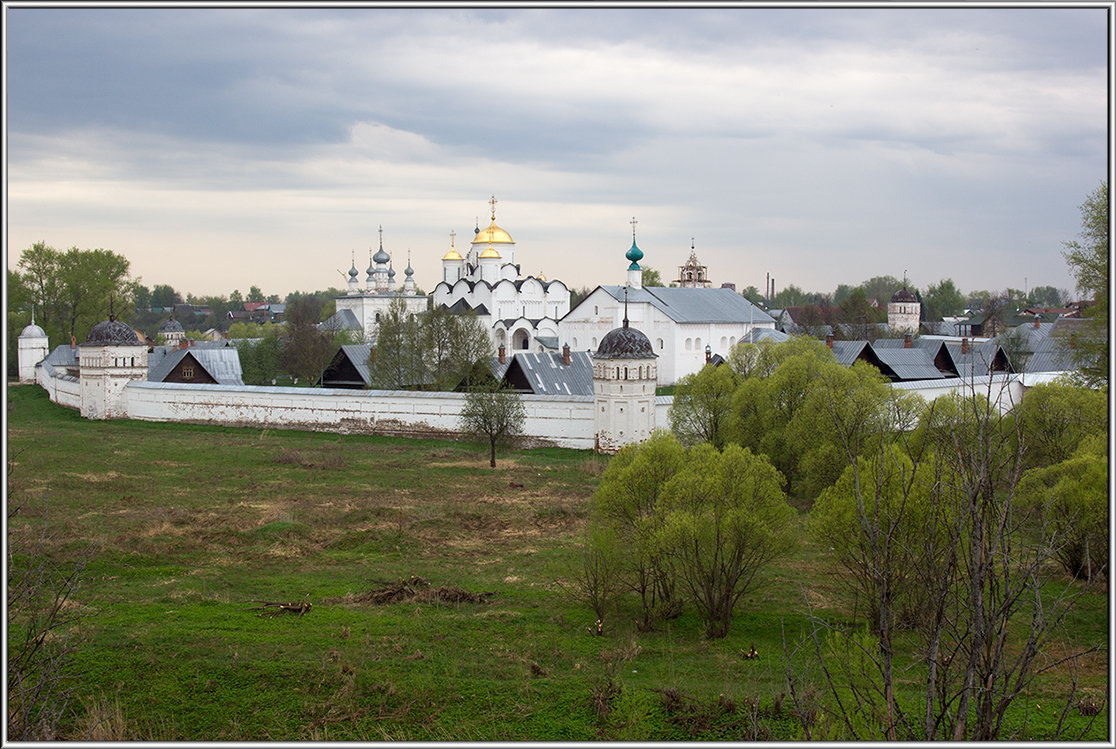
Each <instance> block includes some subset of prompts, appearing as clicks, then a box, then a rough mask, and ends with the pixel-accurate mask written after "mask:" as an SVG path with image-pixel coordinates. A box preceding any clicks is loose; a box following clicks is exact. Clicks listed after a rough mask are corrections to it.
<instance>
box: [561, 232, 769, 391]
mask: <svg viewBox="0 0 1116 749" xmlns="http://www.w3.org/2000/svg"><path fill="white" fill-rule="evenodd" d="M633 221H634V219H633ZM624 257H625V259H627V260H628V261H630V265H628V269H627V283H626V284H625V285H623V286H612V285H604V286H598V287H597V288H596V289H594V290H593V291H592V292H591V293H590V294H589V295H588V296H586V297H585V298H584V299H582V300H581V301H580V302H579V303H578V304H577V306H576V307H574V308H573V309H572V310H570V311H569V313H567V314H566V315H565V316H564V317H563V318H562V320H561V321H560V322H559V326H558V327H559V334H560V336H559V337H560V338H561V340H562V342H563V343H568V344H569V346H570V348H571V349H573V350H575V351H581V350H586V349H589V350H595V349H596V348H597V346H598V345H599V344H600V342H601V341H602V340H603V339H604V337H605V335H606V334H608V333H609V331H611V330H613V329H615V328H618V327H620V326H621V321H622V320H623V318H624V316H625V306H626V308H627V319H628V320H629V321H630V323H631V325H632V327H636V328H638V329H639V330H641V331H642V332H643V333H644V335H646V336H647V338H648V339H649V340H650V342H651V349H652V352H653V353H654V354H655V356H656V357H657V358H658V365H657V369H658V384H660V385H673V384H674V383H676V382H677V381H678V380H679V378H681V377H684V376H685V375H688V374H693V373H695V372H698V371H699V370H701V368H702V367H704V366H705V364H706V362H707V361H709V359H710V358H711V357H712V356H713V355H714V354H720V355H721V356H722V357H724V358H727V357H728V352H729V349H731V348H732V347H733V346H735V345H736V344H737V343H738V342H739V341H741V340H742V339H744V338H746V337H747V336H749V335H750V334H751V333H752V331H754V330H763V329H770V330H774V329H775V320H774V319H772V318H771V316H770V315H768V314H767V313H766V312H764V311H763V310H762V309H760V308H759V307H757V306H755V305H754V304H752V303H751V302H749V301H748V300H747V299H745V298H744V297H743V296H741V295H740V294H737V293H736V292H735V291H733V290H732V289H726V288H719V289H713V288H708V287H705V286H700V285H696V286H688V287H661V286H647V287H645V286H643V285H642V282H641V278H642V269H641V268H640V266H639V261H640V260H642V259H643V251H642V250H640V249H639V247H638V246H637V245H636V241H635V232H634V229H633V232H632V246H631V248H630V249H629V250H628V251H627V253H626V254H625V256H624ZM683 268H685V266H683ZM703 275H704V273H703Z"/></svg>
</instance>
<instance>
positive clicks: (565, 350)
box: [562, 343, 570, 367]
mask: <svg viewBox="0 0 1116 749" xmlns="http://www.w3.org/2000/svg"><path fill="white" fill-rule="evenodd" d="M562 363H563V364H565V365H566V366H567V367H568V366H570V344H568V343H567V344H566V345H564V346H562Z"/></svg>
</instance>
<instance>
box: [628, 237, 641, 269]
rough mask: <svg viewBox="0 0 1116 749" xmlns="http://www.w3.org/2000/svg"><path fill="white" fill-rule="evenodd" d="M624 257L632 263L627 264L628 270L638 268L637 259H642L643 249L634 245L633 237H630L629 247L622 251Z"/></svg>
mask: <svg viewBox="0 0 1116 749" xmlns="http://www.w3.org/2000/svg"><path fill="white" fill-rule="evenodd" d="M624 257H626V258H627V259H628V260H631V261H632V264H631V265H629V266H628V270H639V261H640V260H642V259H643V250H641V249H639V247H637V246H636V242H635V237H632V246H631V249H629V250H628V251H627V252H626V253H624Z"/></svg>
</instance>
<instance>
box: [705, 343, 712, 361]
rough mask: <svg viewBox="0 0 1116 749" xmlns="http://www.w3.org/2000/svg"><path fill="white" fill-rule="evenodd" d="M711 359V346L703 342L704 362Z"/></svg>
mask: <svg viewBox="0 0 1116 749" xmlns="http://www.w3.org/2000/svg"><path fill="white" fill-rule="evenodd" d="M712 359H713V348H712V347H711V346H710V345H709V344H705V363H706V364H708V363H709V362H710V361H711V360H712Z"/></svg>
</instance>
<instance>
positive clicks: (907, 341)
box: [903, 333, 911, 348]
mask: <svg viewBox="0 0 1116 749" xmlns="http://www.w3.org/2000/svg"><path fill="white" fill-rule="evenodd" d="M910 347H911V334H910V333H907V334H906V335H904V336H903V348H910Z"/></svg>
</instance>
